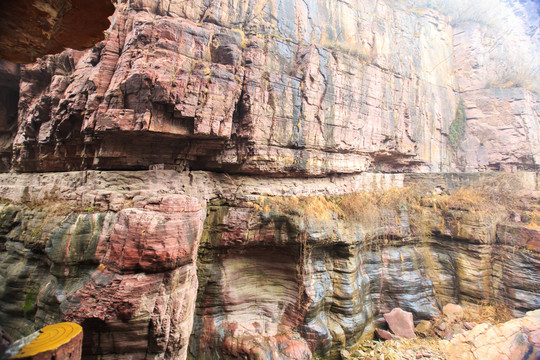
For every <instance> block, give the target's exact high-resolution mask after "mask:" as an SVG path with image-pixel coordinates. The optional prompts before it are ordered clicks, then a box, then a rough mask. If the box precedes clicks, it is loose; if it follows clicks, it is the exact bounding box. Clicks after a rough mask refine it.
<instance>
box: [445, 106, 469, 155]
mask: <svg viewBox="0 0 540 360" xmlns="http://www.w3.org/2000/svg"><path fill="white" fill-rule="evenodd" d="M466 119H467V116H466V114H465V105H464V104H463V99H460V101H459V105H458V107H457V109H456V116H455V117H454V121H452V124H450V128H449V129H448V141H449V142H450V145H451V146H452V147H453V148H454V149H456V148H457V147H458V146H459V144H460V142H461V140H462V139H463V136H464V135H465V121H466Z"/></svg>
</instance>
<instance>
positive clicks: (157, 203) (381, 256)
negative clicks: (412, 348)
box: [0, 170, 540, 359]
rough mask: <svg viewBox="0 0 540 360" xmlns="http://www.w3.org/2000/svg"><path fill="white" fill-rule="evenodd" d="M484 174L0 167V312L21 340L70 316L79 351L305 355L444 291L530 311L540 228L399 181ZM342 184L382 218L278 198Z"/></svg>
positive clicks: (416, 310) (424, 307)
mask: <svg viewBox="0 0 540 360" xmlns="http://www.w3.org/2000/svg"><path fill="white" fill-rule="evenodd" d="M507 176H508V175H507ZM485 177H486V175H475V176H464V175H457V174H456V175H454V177H445V178H441V177H439V178H438V177H437V176H432V175H414V176H413V175H409V176H403V175H392V176H389V175H386V176H381V175H380V174H372V175H370V174H362V175H357V176H340V177H336V178H332V180H333V182H334V184H335V185H333V186H332V185H329V183H328V179H325V178H323V179H313V180H311V181H303V183H304V186H306V188H304V189H302V188H301V187H298V188H296V187H294V186H292V184H294V182H297V181H299V180H295V179H274V180H272V179H266V180H264V179H257V178H253V177H240V178H231V177H230V176H227V175H216V174H213V173H207V172H189V173H187V172H184V173H178V172H176V171H172V170H158V171H150V172H92V171H90V172H85V173H80V172H72V173H56V174H43V175H37V174H36V175H35V174H28V175H24V174H18V175H4V176H2V177H1V178H0V180H1V186H0V194H1V195H2V197H3V198H4V199H6V203H5V204H4V205H3V206H2V209H1V211H0V214H1V220H2V222H1V230H2V232H1V236H2V238H1V239H2V252H3V253H4V256H2V260H1V261H0V274H2V278H1V279H2V283H1V292H0V298H1V300H2V301H1V304H2V306H1V307H0V321H1V322H2V324H3V326H4V328H5V329H7V330H8V331H10V332H11V333H12V334H13V335H14V336H16V337H18V336H21V335H23V334H24V333H27V332H31V331H33V330H34V329H35V328H36V327H37V328H39V327H41V326H43V325H44V324H48V323H52V322H58V321H62V320H69V321H75V322H78V323H80V324H82V326H83V328H84V329H85V341H84V353H85V354H86V355H85V356H87V357H88V358H94V357H98V356H105V357H106V358H123V357H126V356H131V357H133V358H145V357H146V358H148V357H150V358H185V357H186V356H189V357H190V358H222V357H248V358H256V357H260V356H262V357H263V358H271V357H272V356H281V357H283V358H295V359H298V358H310V357H311V356H312V354H317V355H323V356H331V355H335V354H337V352H338V351H339V349H343V348H348V347H352V346H354V345H355V344H356V343H357V342H358V341H359V340H361V338H362V337H364V336H369V335H370V333H371V332H372V330H373V328H374V326H377V324H381V323H382V314H383V313H384V312H387V311H389V310H390V309H392V308H394V307H396V306H399V307H401V308H403V309H406V310H408V311H411V312H412V313H413V314H414V317H415V320H419V319H426V318H430V317H432V316H435V315H436V314H437V313H438V311H439V308H440V306H441V305H443V304H446V303H448V302H460V303H464V304H469V305H475V304H479V303H482V302H484V301H492V302H494V303H501V304H502V303H504V304H505V305H506V306H508V307H510V308H512V309H514V310H515V314H516V315H519V314H522V313H524V312H525V311H528V310H531V309H537V308H538V307H540V303H539V300H540V296H539V295H538V288H537V284H538V281H540V279H539V278H538V274H540V272H539V271H538V270H539V267H540V259H539V255H538V253H539V251H538V250H539V247H538V246H539V242H538V237H539V236H540V232H539V231H538V229H537V228H535V227H534V226H533V225H527V223H525V222H515V221H514V222H511V221H508V220H505V218H501V217H500V214H495V213H490V212H483V211H478V210H476V211H473V210H471V209H466V208H461V207H460V206H459V205H453V206H452V207H450V208H447V209H446V210H444V211H443V212H438V211H437V210H436V209H438V207H437V206H443V205H440V204H442V203H437V204H439V205H435V206H433V205H431V203H430V202H431V201H436V200H433V199H431V198H430V197H429V195H428V196H427V197H426V198H425V200H423V201H421V202H418V203H417V202H414V203H413V202H412V200H408V199H410V197H409V196H408V195H407V194H408V193H407V192H406V191H408V190H405V189H408V188H410V187H411V186H412V185H414V184H416V185H417V186H422V187H423V190H422V192H424V193H426V194H429V193H430V192H431V191H433V190H435V189H437V188H438V189H441V188H443V189H445V191H448V192H453V191H454V190H453V189H456V188H460V187H462V186H465V185H470V184H474V183H478V182H480V183H482V181H483V179H484V178H485ZM536 177H537V174H535V173H529V174H522V175H521V177H520V178H512V181H513V182H514V183H515V184H516V186H518V185H517V184H520V183H521V184H522V186H524V187H525V188H530V187H531V186H532V187H534V186H536V185H535V184H536V182H537V179H536ZM14 178H17V181H16V182H14V181H13V180H14ZM494 179H495V180H494V182H495V183H499V182H502V181H504V180H505V177H504V176H498V177H494ZM342 184H347V185H348V187H346V186H343V185H342ZM261 186H262V187H263V188H262V189H261V188H260V187H261ZM351 186H352V188H351ZM344 189H346V190H348V191H351V190H353V191H354V190H356V191H379V193H380V194H390V195H384V196H386V197H384V199H387V200H385V201H383V202H381V204H383V203H384V204H386V206H382V205H381V206H380V209H379V210H376V209H374V208H373V207H369V206H370V205H369V203H366V204H365V205H364V206H365V207H366V208H367V209H370V211H381V214H382V215H381V217H380V218H376V217H375V218H374V217H372V216H370V214H369V212H366V213H361V214H360V217H358V218H352V220H351V218H344V217H342V216H340V215H339V211H338V210H336V208H333V207H331V206H330V205H329V204H330V203H328V202H327V201H326V200H324V199H325V198H320V197H311V198H303V199H304V200H302V201H308V200H307V199H312V200H309V201H315V203H314V205H309V206H314V208H315V209H316V211H315V212H311V213H309V210H308V209H309V207H306V205H305V204H303V203H301V202H300V203H299V202H298V201H299V200H298V198H295V197H276V195H278V194H282V193H285V192H288V195H293V196H300V195H304V194H306V193H311V194H313V193H317V192H318V193H331V194H334V196H338V195H339V194H340V193H343V190H344ZM400 189H401V190H400ZM164 194H166V195H164ZM187 194H190V195H187ZM261 195H262V196H263V198H262V199H261V198H260V196H261ZM381 196H382V195H381ZM218 198H221V199H222V200H215V199H218ZM211 199H214V200H211ZM290 199H297V200H290ZM301 199H302V198H301ZM391 199H394V200H391ZM429 199H431V200H429ZM287 201H293V203H292V205H291V204H290V203H288V202H287ZM536 201H537V200H536ZM281 202H283V203H281ZM205 204H208V205H206V212H205ZM283 204H289V205H283ZM321 204H322V205H321ZM415 204H416V205H415ZM422 204H424V205H422ZM302 209H304V210H302ZM306 214H311V215H307V216H306ZM418 217H422V218H423V219H425V221H426V222H425V224H426V226H428V228H427V229H421V228H420V227H421V226H420V225H421V224H424V223H422V222H418V220H417V219H418ZM430 219H435V220H433V221H431V220H430ZM423 221H424V220H423ZM497 223H500V225H498V226H495V224H497ZM196 258H197V261H195V259H196Z"/></svg>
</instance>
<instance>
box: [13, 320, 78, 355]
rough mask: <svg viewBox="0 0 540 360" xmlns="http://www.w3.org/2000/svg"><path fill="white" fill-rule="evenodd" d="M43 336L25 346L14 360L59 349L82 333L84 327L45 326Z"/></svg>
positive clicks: (72, 325) (68, 323)
mask: <svg viewBox="0 0 540 360" xmlns="http://www.w3.org/2000/svg"><path fill="white" fill-rule="evenodd" d="M40 332H41V334H40V335H39V336H38V337H37V338H36V339H35V340H34V341H32V342H31V343H30V344H27V345H25V346H24V347H23V348H22V349H21V351H19V353H18V354H17V355H15V356H14V357H12V359H20V358H25V357H29V356H34V355H37V354H39V353H42V352H45V351H50V350H55V349H58V348H59V347H60V346H62V345H64V344H67V343H68V342H69V341H70V340H71V339H73V338H74V337H75V336H77V335H78V334H80V333H81V332H82V327H81V326H80V325H78V324H75V323H71V322H64V323H59V324H53V325H49V326H45V327H44V328H43V329H41V330H40Z"/></svg>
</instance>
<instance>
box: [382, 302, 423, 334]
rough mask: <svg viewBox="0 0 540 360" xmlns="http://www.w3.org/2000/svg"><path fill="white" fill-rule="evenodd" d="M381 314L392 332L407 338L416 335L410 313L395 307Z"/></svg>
mask: <svg viewBox="0 0 540 360" xmlns="http://www.w3.org/2000/svg"><path fill="white" fill-rule="evenodd" d="M383 316H384V319H385V320H386V322H387V323H388V327H390V330H392V332H393V333H394V334H396V335H398V336H400V337H404V338H407V339H413V338H415V337H416V334H415V333H414V322H413V315H412V313H410V312H407V311H403V310H401V309H400V308H395V309H392V311H391V312H389V313H387V314H384V315H383Z"/></svg>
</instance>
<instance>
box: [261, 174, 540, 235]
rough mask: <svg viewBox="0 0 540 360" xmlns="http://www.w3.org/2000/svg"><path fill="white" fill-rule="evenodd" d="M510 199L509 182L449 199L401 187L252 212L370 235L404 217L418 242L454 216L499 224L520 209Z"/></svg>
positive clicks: (275, 203) (305, 199) (267, 203)
mask: <svg viewBox="0 0 540 360" xmlns="http://www.w3.org/2000/svg"><path fill="white" fill-rule="evenodd" d="M515 193H516V189H514V188H513V186H512V182H511V181H505V180H501V179H498V178H497V179H489V180H484V181H483V182H481V183H480V184H476V185H475V186H468V187H462V188H459V189H457V190H455V191H453V192H451V193H441V194H436V193H431V194H428V193H422V192H421V191H420V190H419V189H417V188H414V187H405V188H392V189H389V190H386V191H372V192H355V193H350V194H345V195H341V196H322V195H318V196H302V197H266V198H262V199H261V200H260V201H259V203H258V204H257V205H254V206H256V207H257V208H258V209H259V210H261V211H262V212H264V213H267V214H270V213H273V214H275V215H280V214H284V215H292V216H299V217H302V218H303V219H304V220H306V221H308V222H309V221H318V220H338V219H341V220H343V221H345V222H349V223H355V224H359V225H362V226H364V227H366V228H369V229H375V228H380V227H384V226H395V227H400V226H401V225H402V224H401V216H400V215H401V214H402V213H403V212H406V213H407V218H408V221H409V227H410V230H411V233H412V234H414V235H417V236H420V237H423V236H429V235H431V234H432V232H433V231H435V230H437V229H438V228H439V227H440V219H444V218H445V217H448V216H453V215H452V213H453V212H455V211H467V212H473V213H476V214H477V215H479V216H480V217H481V218H484V219H486V220H489V219H492V220H493V221H498V220H500V219H502V218H504V217H506V216H508V215H509V213H510V212H511V211H515V210H516V209H518V208H519V202H518V199H517V197H516V196H515V195H514V194H515ZM538 223H540V217H537V215H535V217H534V221H531V224H532V225H531V226H537V225H536V224H538Z"/></svg>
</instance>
